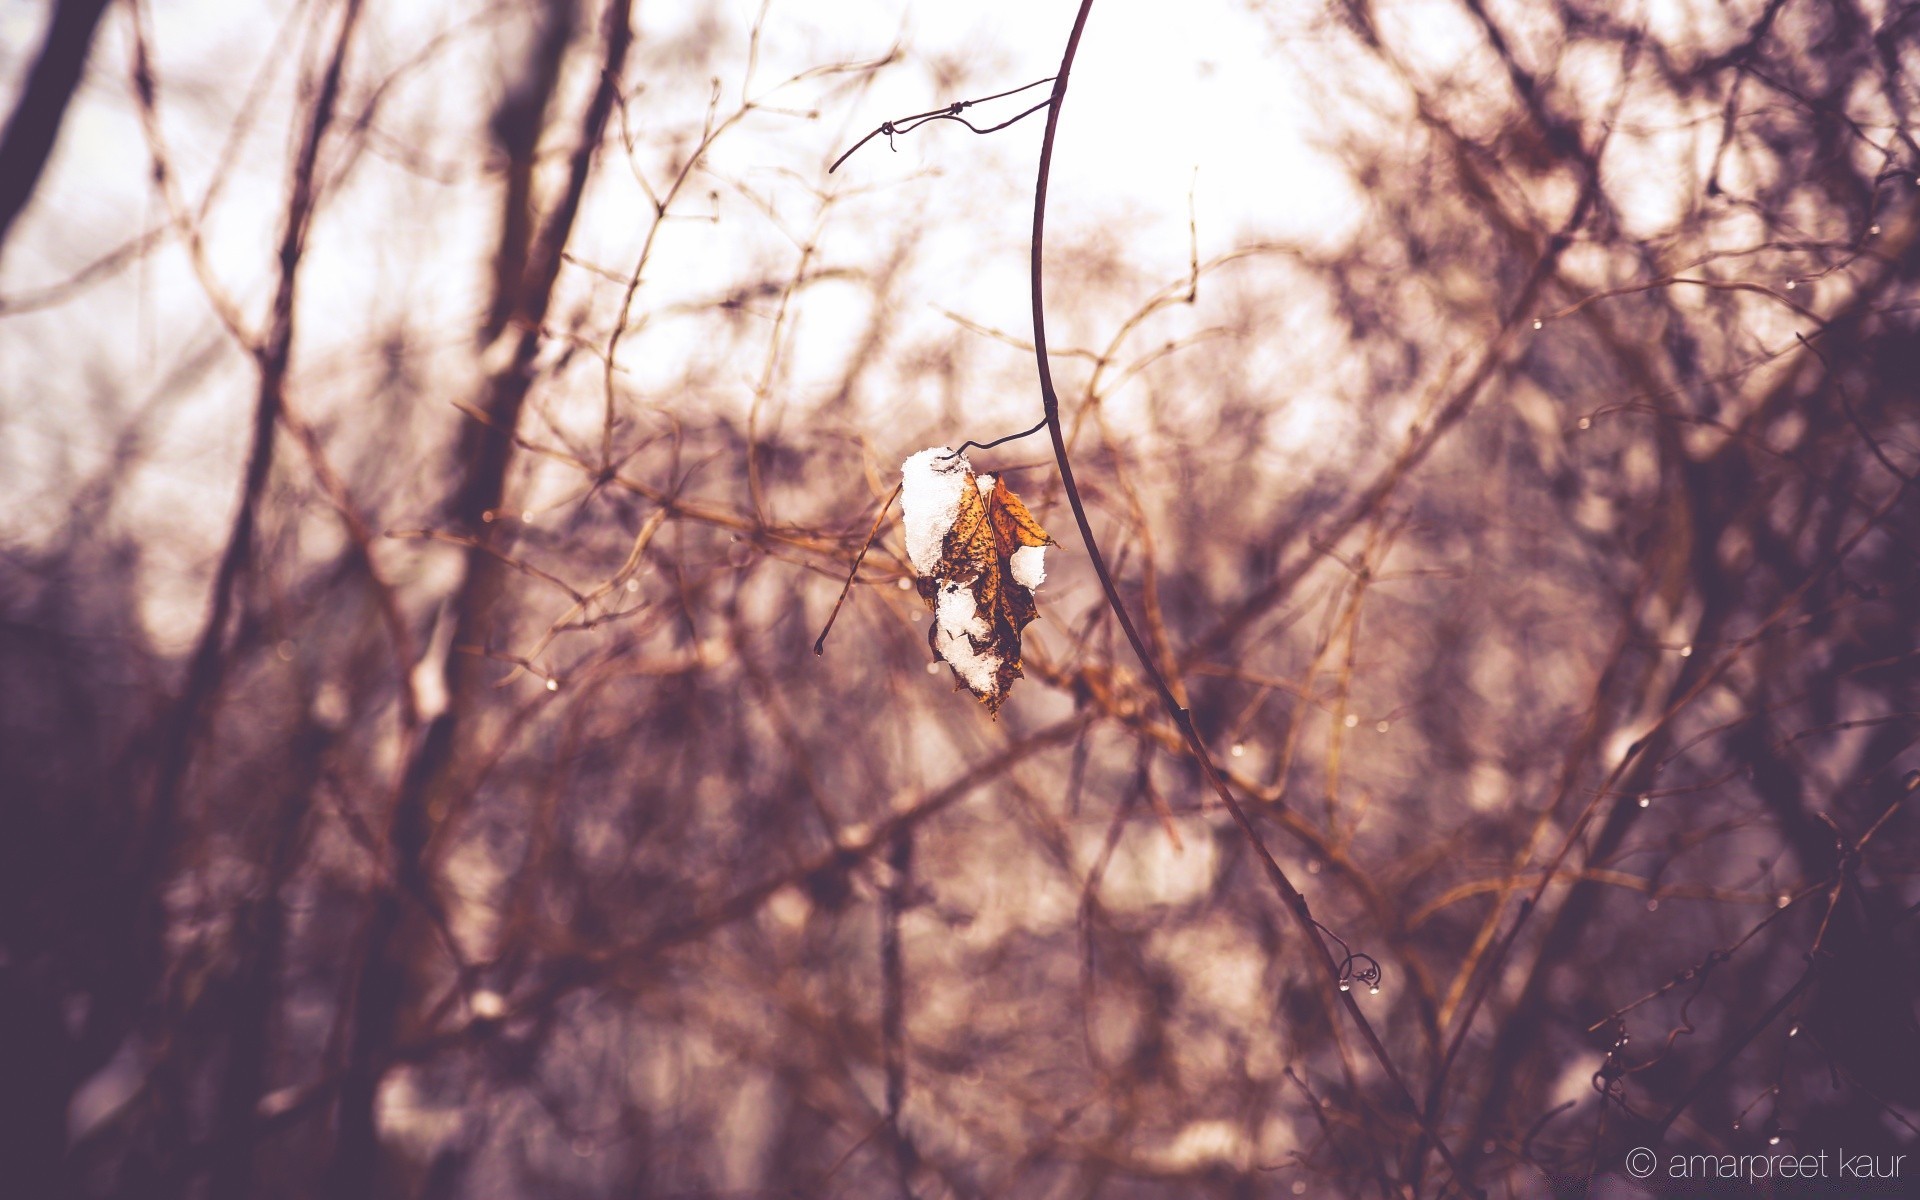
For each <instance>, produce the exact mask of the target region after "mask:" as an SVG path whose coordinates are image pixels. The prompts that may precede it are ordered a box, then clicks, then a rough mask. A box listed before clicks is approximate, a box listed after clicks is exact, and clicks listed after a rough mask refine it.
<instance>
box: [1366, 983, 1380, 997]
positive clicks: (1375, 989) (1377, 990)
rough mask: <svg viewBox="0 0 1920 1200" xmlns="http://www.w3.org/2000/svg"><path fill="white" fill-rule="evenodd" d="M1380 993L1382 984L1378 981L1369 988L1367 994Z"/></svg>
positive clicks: (1376, 994)
mask: <svg viewBox="0 0 1920 1200" xmlns="http://www.w3.org/2000/svg"><path fill="white" fill-rule="evenodd" d="M1379 994H1380V985H1379V984H1377V983H1376V984H1374V985H1373V986H1372V987H1369V988H1368V989H1367V995H1369V996H1378V995H1379Z"/></svg>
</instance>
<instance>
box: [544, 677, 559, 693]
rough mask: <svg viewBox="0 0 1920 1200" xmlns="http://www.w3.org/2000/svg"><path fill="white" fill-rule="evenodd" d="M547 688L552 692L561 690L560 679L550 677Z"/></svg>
mask: <svg viewBox="0 0 1920 1200" xmlns="http://www.w3.org/2000/svg"><path fill="white" fill-rule="evenodd" d="M547 690H548V691H550V692H557V691H559V690H560V681H559V680H558V679H549V680H547Z"/></svg>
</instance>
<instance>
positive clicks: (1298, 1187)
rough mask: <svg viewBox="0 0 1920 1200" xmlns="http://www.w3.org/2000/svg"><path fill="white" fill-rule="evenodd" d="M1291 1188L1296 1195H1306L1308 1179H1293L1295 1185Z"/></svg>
mask: <svg viewBox="0 0 1920 1200" xmlns="http://www.w3.org/2000/svg"><path fill="white" fill-rule="evenodd" d="M1289 1190H1291V1191H1292V1192H1293V1194H1294V1195H1296V1196H1304V1195H1306V1194H1307V1182H1306V1180H1304V1179H1296V1180H1294V1181H1293V1187H1292V1188H1291V1189H1289Z"/></svg>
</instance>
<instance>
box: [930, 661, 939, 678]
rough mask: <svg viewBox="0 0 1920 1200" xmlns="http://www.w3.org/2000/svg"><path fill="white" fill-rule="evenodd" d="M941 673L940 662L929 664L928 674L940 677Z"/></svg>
mask: <svg viewBox="0 0 1920 1200" xmlns="http://www.w3.org/2000/svg"><path fill="white" fill-rule="evenodd" d="M939 673H940V664H939V663H938V662H930V663H928V664H927V674H929V675H938V674H939Z"/></svg>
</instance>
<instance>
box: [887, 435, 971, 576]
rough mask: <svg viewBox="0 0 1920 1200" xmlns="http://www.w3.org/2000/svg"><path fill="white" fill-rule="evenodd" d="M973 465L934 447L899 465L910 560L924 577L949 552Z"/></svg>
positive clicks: (939, 447)
mask: <svg viewBox="0 0 1920 1200" xmlns="http://www.w3.org/2000/svg"><path fill="white" fill-rule="evenodd" d="M972 472H973V465H972V464H971V463H969V462H968V461H967V456H966V455H964V454H954V453H953V452H952V451H950V450H948V449H947V448H946V447H945V446H934V447H933V448H931V449H928V450H922V451H921V452H920V453H918V454H916V455H914V456H913V457H912V458H909V459H908V460H907V461H906V462H904V463H901V464H900V521H901V525H902V526H903V527H904V529H905V531H906V535H907V559H908V561H910V562H912V563H913V569H914V570H915V571H916V572H918V573H919V574H921V575H931V574H932V573H933V570H934V568H935V567H937V566H939V565H940V553H941V551H943V550H944V549H946V542H947V531H948V530H950V529H952V528H953V523H954V521H955V520H956V519H958V518H959V516H960V497H961V495H962V494H963V489H964V488H965V487H966V486H967V476H968V475H969V474H971V473H972Z"/></svg>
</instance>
